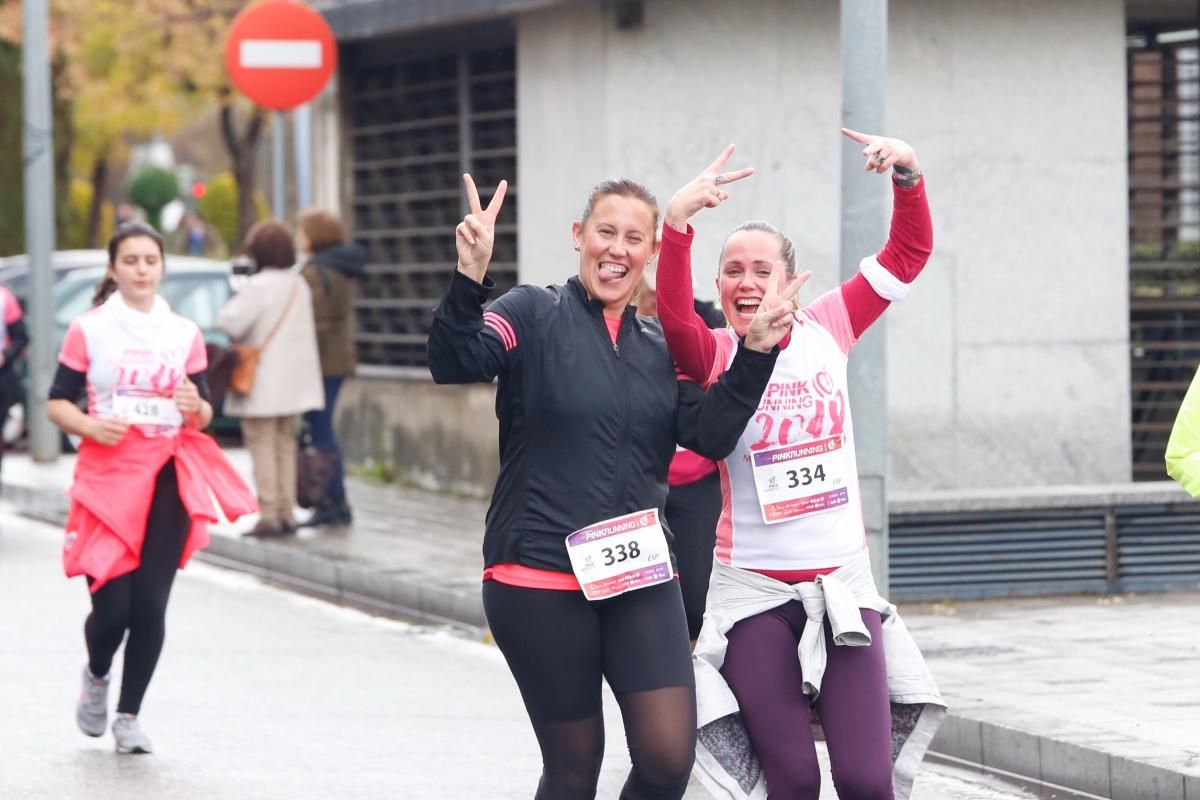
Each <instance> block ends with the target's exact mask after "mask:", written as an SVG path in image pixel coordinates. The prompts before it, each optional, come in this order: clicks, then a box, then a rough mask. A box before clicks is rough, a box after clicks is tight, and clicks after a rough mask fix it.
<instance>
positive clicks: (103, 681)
mask: <svg viewBox="0 0 1200 800" xmlns="http://www.w3.org/2000/svg"><path fill="white" fill-rule="evenodd" d="M108 678H109V676H108V675H105V676H104V677H103V678H97V677H96V676H95V675H93V674H92V671H91V670H90V669H88V668H87V666H86V665H85V666H84V668H83V689H82V691H80V692H79V704H78V705H76V706H75V721H76V722H77V723H79V730H81V731H83V732H84V733H86V734H87V735H88V736H103V735H104V729H105V727H107V726H108Z"/></svg>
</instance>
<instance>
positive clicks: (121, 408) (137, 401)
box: [113, 386, 183, 428]
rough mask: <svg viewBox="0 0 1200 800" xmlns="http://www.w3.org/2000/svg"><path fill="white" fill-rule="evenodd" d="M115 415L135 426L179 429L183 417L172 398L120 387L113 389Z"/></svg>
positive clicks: (129, 387) (134, 388)
mask: <svg viewBox="0 0 1200 800" xmlns="http://www.w3.org/2000/svg"><path fill="white" fill-rule="evenodd" d="M113 415H114V416H116V417H119V418H121V419H124V420H126V421H127V422H130V423H131V424H134V425H161V426H163V427H168V428H178V427H180V426H181V425H183V415H182V414H180V413H179V406H177V405H175V399H174V398H172V397H163V396H162V395H160V394H157V393H155V392H154V391H152V390H150V389H142V388H140V387H137V386H118V387H116V388H115V389H113Z"/></svg>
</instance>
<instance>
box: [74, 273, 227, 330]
mask: <svg viewBox="0 0 1200 800" xmlns="http://www.w3.org/2000/svg"><path fill="white" fill-rule="evenodd" d="M95 288H96V284H95V283H94V282H93V281H92V280H90V279H82V278H73V279H67V280H65V281H64V282H63V283H61V284H59V287H58V293H57V294H58V297H57V302H56V304H55V305H56V308H55V310H54V320H55V322H56V323H57V324H58V325H59V326H61V327H62V328H66V327H67V326H68V325H70V324H71V320H73V319H75V318H76V317H78V316H79V315H80V314H82V313H84V312H85V311H87V310H88V309H89V308H91V306H92V295H93V294H94V293H95ZM159 294H161V295H162V297H163V299H164V300H166V301H167V304H168V305H170V306H171V310H172V311H174V312H175V313H176V314H179V315H180V316H183V317H187V318H188V319H190V320H192V321H193V322H195V323H196V324H197V325H198V326H200V329H201V330H202V331H205V332H206V333H207V332H208V331H210V330H212V329H214V328H216V323H217V312H219V311H220V310H221V306H223V305H225V301H226V300H228V299H229V278H228V276H226V275H224V274H222V273H220V272H215V271H214V272H175V273H172V272H168V273H167V275H166V277H164V278H163V282H162V285H161V286H160V287H159Z"/></svg>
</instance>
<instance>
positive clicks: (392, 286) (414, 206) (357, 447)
mask: <svg viewBox="0 0 1200 800" xmlns="http://www.w3.org/2000/svg"><path fill="white" fill-rule="evenodd" d="M1193 5H1194V4H1190V3H1178V2H1168V1H1165V0H1164V2H1138V1H1137V0H1128V2H1122V0H1056V2H1054V3H1043V2H1033V0H994V1H991V2H984V0H968V1H967V2H963V1H962V0H893V2H891V3H890V9H889V37H890V42H889V53H888V62H889V70H890V77H889V80H888V86H887V103H888V109H887V114H888V119H889V124H888V130H887V131H883V133H886V134H888V135H892V136H897V137H899V138H903V139H905V140H906V141H908V142H910V143H912V144H913V145H914V146H915V147H916V149H917V152H918V155H919V157H920V159H921V163H922V167H923V169H924V170H925V172H926V173H927V175H928V190H929V196H930V201H931V205H932V209H933V216H934V225H935V236H936V247H935V252H934V255H933V258H932V259H931V261H930V263H929V265H928V267H927V268H926V271H925V273H924V274H923V275H922V276H921V278H920V281H919V284H918V285H917V286H916V287H915V288H914V290H913V291H912V292H911V294H910V295H909V299H908V300H906V301H904V302H903V303H902V304H898V305H897V306H895V307H894V308H892V309H891V310H890V311H889V312H888V327H887V339H888V357H887V365H886V368H887V370H888V408H889V451H890V465H889V481H890V486H891V488H893V489H899V490H939V489H971V488H980V487H989V488H990V487H1002V486H1014V487H1022V486H1025V487H1027V486H1042V485H1055V484H1097V483H1121V482H1126V481H1129V480H1130V479H1131V478H1133V477H1134V476H1135V468H1134V461H1135V455H1134V451H1135V446H1134V445H1135V443H1136V442H1137V441H1138V440H1137V439H1136V437H1137V435H1138V434H1137V431H1136V430H1135V427H1136V419H1135V415H1136V413H1137V412H1138V409H1140V408H1141V406H1140V405H1138V403H1139V402H1143V401H1145V402H1149V401H1146V400H1145V398H1144V397H1142V398H1141V399H1140V400H1139V395H1138V394H1137V391H1138V389H1137V384H1139V382H1145V381H1139V377H1138V374H1137V365H1136V363H1134V364H1131V305H1130V295H1131V279H1130V275H1131V268H1130V255H1131V247H1130V220H1131V216H1130V214H1131V212H1130V209H1131V207H1132V206H1131V203H1133V204H1134V205H1136V203H1137V202H1138V201H1137V200H1135V199H1131V177H1130V176H1131V164H1133V162H1132V161H1131V141H1132V139H1131V130H1134V129H1133V128H1132V127H1131V126H1132V125H1133V123H1132V122H1131V115H1130V108H1131V103H1130V101H1129V96H1130V92H1132V91H1134V87H1133V86H1132V84H1131V83H1130V80H1131V79H1130V77H1129V76H1130V75H1131V74H1132V68H1131V66H1130V64H1131V63H1132V59H1133V58H1134V57H1133V56H1132V55H1131V52H1132V50H1131V48H1132V47H1133V45H1132V44H1131V37H1130V33H1131V32H1132V31H1135V30H1141V28H1138V26H1142V27H1143V28H1144V29H1145V30H1147V31H1149V34H1148V35H1149V36H1150V37H1151V38H1150V41H1151V43H1153V42H1154V41H1155V39H1154V37H1155V35H1156V33H1155V31H1159V30H1179V29H1186V28H1187V26H1188V24H1189V19H1191V17H1189V15H1191V16H1192V17H1194V15H1195V14H1196V11H1195V9H1194V7H1193ZM319 7H321V9H322V11H323V12H324V13H325V14H326V16H327V18H328V19H330V21H331V23H332V24H333V26H334V29H335V31H336V32H337V33H338V35H339V39H340V40H341V66H340V68H339V75H338V80H337V82H336V85H335V87H334V88H333V89H332V90H331V91H329V92H327V93H326V95H325V96H324V97H323V98H322V99H321V101H320V103H319V105H318V113H317V127H316V132H315V133H316V136H315V141H314V144H315V147H316V152H317V154H318V164H317V169H316V171H315V175H316V180H317V190H316V196H317V198H318V200H319V201H321V202H324V203H325V204H327V205H333V206H335V207H337V208H339V209H340V210H341V212H342V213H343V214H344V215H345V216H346V218H347V220H348V222H349V223H350V224H351V227H352V228H353V230H354V232H355V236H356V238H357V239H358V241H359V242H361V243H362V244H363V245H365V246H366V247H367V248H368V250H369V252H370V254H371V255H370V262H371V267H370V270H371V276H370V279H369V281H368V283H367V286H366V287H365V291H364V292H363V297H362V300H361V301H360V309H359V317H360V338H359V351H360V354H361V356H362V360H363V363H364V365H365V366H364V367H363V368H362V369H361V371H360V376H359V378H358V379H356V380H355V381H353V382H352V383H351V384H350V385H349V386H348V387H347V390H346V391H345V394H344V398H345V399H344V401H343V406H342V408H341V410H340V412H339V413H340V420H339V425H340V429H341V430H342V431H343V432H344V433H345V434H346V440H347V443H348V450H349V452H350V455H351V456H352V457H354V458H358V459H363V458H378V459H386V460H389V461H394V462H395V463H396V464H397V466H398V467H399V468H400V469H401V470H403V471H405V472H408V473H410V475H411V476H412V477H414V478H416V479H417V480H419V481H421V482H424V483H428V484H431V485H437V486H441V487H450V488H457V489H461V490H465V491H486V490H487V489H489V488H490V482H491V479H492V478H493V477H494V474H495V469H496V466H495V462H496V453H495V450H496V426H495V420H494V417H493V416H492V413H491V402H492V396H493V394H492V392H493V390H492V388H491V387H487V386H476V387H470V388H463V387H437V386H434V385H432V383H431V381H430V380H429V379H428V373H427V372H426V371H425V370H424V337H425V335H426V334H427V332H428V325H429V320H430V315H429V311H430V309H431V308H432V306H433V305H434V304H436V302H437V299H438V298H439V297H440V294H441V292H442V291H443V290H444V288H445V286H446V284H447V281H448V280H449V276H450V273H451V271H452V270H453V268H454V259H455V254H454V245H453V227H454V225H455V224H456V223H457V222H458V220H459V219H460V218H461V216H462V213H463V209H464V200H463V197H462V192H461V189H460V187H461V183H460V180H459V175H460V174H461V173H462V172H464V171H470V172H472V174H474V175H475V177H476V180H477V182H478V183H479V184H480V186H481V187H491V186H494V185H495V183H496V182H498V180H499V179H500V178H507V179H508V180H509V181H510V183H511V184H512V189H511V190H510V199H509V201H508V202H507V203H506V204H505V207H504V211H503V213H502V216H501V220H500V223H501V225H500V227H499V229H498V232H499V237H498V244H497V255H496V258H495V261H494V263H493V269H492V272H493V275H494V277H495V278H496V279H497V283H498V284H499V285H500V287H501V288H505V287H508V286H511V285H514V284H515V283H518V282H529V283H536V284H546V283H558V282H561V281H563V280H565V279H566V278H567V277H568V276H569V275H571V274H573V273H574V272H575V270H576V268H577V266H576V260H575V258H574V256H575V254H574V251H573V249H572V247H571V239H570V225H571V222H572V220H574V219H575V218H576V217H577V215H578V214H579V212H580V210H581V207H582V204H583V201H584V199H585V197H586V195H587V193H588V191H589V190H590V188H591V187H592V186H593V185H595V184H596V183H597V182H599V181H600V180H602V179H604V178H607V177H613V176H618V175H627V176H630V177H634V178H637V179H639V180H641V181H643V182H644V183H646V184H647V185H648V186H649V187H650V188H651V189H652V190H653V191H654V192H656V193H657V194H658V196H659V199H660V201H661V202H663V203H665V202H666V200H667V199H668V198H669V196H670V194H671V193H672V192H673V191H674V190H675V188H677V187H678V186H680V185H681V184H682V183H683V182H685V181H687V180H688V179H690V178H691V177H693V176H694V175H695V174H696V173H697V172H698V171H699V170H700V169H702V168H703V167H704V166H705V165H706V164H707V163H708V162H709V161H711V159H712V158H713V156H714V155H715V154H716V153H717V152H719V151H720V150H721V148H722V147H723V146H724V145H725V144H726V143H728V142H735V143H737V145H738V154H737V155H736V156H735V161H736V162H737V164H739V165H741V164H751V165H753V166H755V168H756V170H757V172H756V174H755V176H754V177H753V178H751V179H750V180H748V181H746V182H744V183H742V184H739V185H738V186H737V187H736V189H735V190H734V194H735V198H734V200H733V201H731V202H729V203H727V204H725V205H724V206H722V208H721V209H720V210H718V211H709V212H705V213H704V214H702V215H701V216H699V217H698V218H697V219H696V220H695V222H696V226H697V239H696V245H695V248H694V260H695V263H696V271H697V277H698V279H699V284H700V293H701V295H702V296H708V297H712V296H713V295H714V294H715V290H714V288H713V286H712V279H713V278H714V277H715V273H716V259H717V253H718V249H719V247H720V242H721V240H722V238H723V235H724V233H725V232H726V231H728V230H729V229H730V228H732V227H733V226H734V225H736V224H738V223H739V222H742V221H743V220H745V219H749V218H763V219H768V220H771V221H773V222H775V223H776V224H778V225H779V226H780V227H781V228H783V229H784V230H785V231H786V232H787V233H789V234H790V236H791V237H792V239H793V241H794V242H795V244H796V248H797V253H798V255H799V258H800V260H801V262H802V265H803V266H804V267H805V268H807V269H811V270H813V272H814V279H813V281H812V282H811V283H810V284H809V287H808V288H806V292H807V293H810V296H811V293H812V292H820V291H823V290H826V289H829V288H832V287H834V286H835V285H836V282H837V277H838V260H839V258H838V248H839V242H838V238H839V233H838V231H839V219H838V214H839V172H840V158H841V152H842V150H841V148H843V147H846V146H849V145H847V144H846V142H845V141H844V140H843V139H842V137H841V136H840V134H839V133H838V128H839V124H840V114H841V109H840V78H839V52H838V47H839V43H838V31H837V28H838V16H839V7H838V3H837V2H832V0H753V1H752V2H749V3H741V2H738V3H734V2H726V1H725V0H643V1H637V0H616V1H613V2H549V1H548V0H542V1H541V2H537V1H535V0H487V1H485V0H447V2H442V3H423V2H400V0H358V1H357V2H348V1H347V2H330V3H326V4H324V5H323V6H319ZM1186 41H1187V40H1186V39H1185V40H1184V44H1185V47H1184V49H1185V50H1186V49H1187V48H1186ZM1194 50H1195V48H1194V47H1192V48H1191V51H1192V52H1194ZM1186 62H1187V56H1186V55H1185V56H1184V57H1183V63H1184V67H1185V69H1184V72H1185V73H1186ZM1192 63H1193V65H1194V61H1193V62H1192ZM1172 64H1173V65H1174V64H1175V62H1174V61H1173V62H1172ZM1142 69H1143V71H1144V70H1145V68H1142ZM1172 69H1174V66H1173V67H1172ZM1172 74H1175V73H1172ZM1160 76H1161V70H1160ZM1184 83H1186V80H1185V81H1184ZM1164 85H1165V84H1164ZM1160 105H1161V104H1160ZM1181 108H1183V105H1181V104H1179V103H1175V104H1174V105H1173V106H1172V109H1174V110H1173V111H1172V113H1173V114H1175V117H1174V118H1173V119H1174V120H1175V122H1176V123H1178V124H1184V127H1183V128H1179V125H1178V124H1176V128H1174V129H1172V130H1173V132H1169V133H1168V134H1166V135H1164V134H1162V133H1161V131H1160V136H1159V139H1161V140H1163V141H1166V140H1168V139H1171V140H1174V141H1176V143H1178V142H1184V144H1183V145H1181V150H1182V151H1183V152H1186V151H1187V146H1186V139H1187V136H1189V135H1191V136H1194V134H1195V128H1194V126H1193V128H1192V129H1191V131H1192V132H1191V134H1188V133H1187V130H1186V122H1187V113H1186V110H1185V111H1183V112H1181V111H1180V109H1181ZM1161 110H1162V108H1161V107H1160V111H1161ZM1194 113H1195V112H1194V111H1193V112H1192V114H1193V115H1194ZM1160 116H1161V114H1160ZM1137 136H1141V137H1142V138H1141V139H1139V141H1143V142H1144V141H1150V144H1149V145H1147V146H1148V147H1150V148H1151V149H1153V147H1155V146H1156V144H1155V141H1156V140H1153V137H1151V139H1150V140H1146V139H1145V136H1144V135H1143V134H1140V133H1138V134H1135V138H1136V137H1137ZM1192 141H1194V139H1193V140H1192ZM1159 144H1161V142H1159ZM1160 149H1161V148H1160ZM1184 161H1186V158H1185V159H1184ZM1141 163H1142V166H1143V168H1144V169H1143V172H1144V171H1145V169H1150V170H1152V169H1153V167H1154V165H1153V164H1150V166H1148V167H1147V166H1146V163H1147V162H1145V161H1144V160H1143V162H1141ZM1186 166H1187V165H1186V163H1182V164H1181V163H1180V162H1178V161H1176V162H1171V163H1170V164H1167V165H1166V166H1164V165H1163V164H1161V163H1159V164H1158V168H1159V172H1160V173H1161V172H1162V171H1163V170H1164V169H1166V170H1168V172H1170V170H1176V171H1178V170H1180V169H1185V168H1186ZM1193 169H1194V166H1193ZM1170 174H1172V175H1173V174H1174V173H1170ZM1143 177H1144V175H1143ZM1134 182H1135V184H1136V183H1137V179H1135V181H1134ZM1179 183H1180V186H1179V187H1178V188H1179V190H1181V191H1183V192H1184V194H1179V193H1178V191H1177V192H1176V193H1175V194H1173V195H1171V198H1173V199H1172V200H1171V201H1170V202H1172V203H1174V204H1175V205H1174V206H1171V205H1170V204H1169V203H1168V202H1167V200H1166V199H1163V198H1165V197H1166V196H1165V195H1161V196H1160V195H1151V196H1150V200H1149V201H1146V203H1143V205H1145V204H1147V203H1148V204H1149V205H1153V203H1154V198H1155V197H1159V198H1160V201H1161V202H1159V207H1160V209H1161V208H1168V210H1169V209H1170V208H1176V207H1178V208H1177V211H1175V212H1172V211H1169V213H1168V216H1170V215H1171V214H1174V215H1175V216H1174V217H1172V218H1173V219H1175V218H1179V217H1180V215H1181V214H1182V215H1183V216H1184V217H1186V215H1187V214H1188V213H1192V212H1191V211H1189V209H1194V208H1195V204H1196V201H1195V199H1194V198H1193V199H1191V200H1188V199H1187V197H1188V196H1187V195H1186V191H1187V186H1186V183H1187V181H1186V180H1182V179H1181V181H1179ZM880 191H881V192H885V191H888V188H887V182H886V180H884V179H882V178H881V180H880ZM1150 191H1152V192H1153V191H1160V190H1159V189H1154V188H1152V189H1151V190H1150ZM1143 199H1144V198H1143ZM1156 230H1158V229H1156ZM885 233H886V232H885V231H883V230H881V231H880V244H881V245H882V242H883V237H884V236H885ZM1174 235H1175V236H1176V238H1177V239H1179V237H1182V240H1183V241H1186V240H1187V238H1188V236H1189V235H1190V234H1189V233H1188V230H1187V228H1186V227H1184V228H1183V229H1182V230H1176V232H1175V234H1174ZM1176 250H1178V248H1176ZM1172 252H1173V254H1174V255H1178V253H1177V252H1174V251H1172ZM1182 252H1183V260H1184V262H1185V263H1190V262H1187V261H1186V257H1187V254H1188V251H1187V249H1186V247H1185V248H1184V249H1183V251H1182ZM862 255H867V253H863V254H862ZM1193 258H1195V256H1193ZM1134 311H1135V312H1136V309H1134ZM1172 352H1177V351H1172ZM1134 354H1135V359H1134V360H1135V362H1136V359H1137V357H1138V356H1137V349H1136V344H1135V349H1134ZM1197 357H1200V351H1197ZM1177 360H1178V359H1177ZM1185 360H1186V359H1185ZM1193 367H1194V362H1193ZM1179 369H1180V368H1179V366H1178V364H1176V372H1178V371H1179ZM1131 375H1132V376H1133V377H1131ZM1175 380H1176V383H1177V382H1178V375H1176V376H1175ZM1177 390H1178V387H1176V388H1175V389H1171V390H1167V391H1168V395H1169V394H1170V392H1171V391H1177ZM1156 402H1159V403H1160V404H1161V405H1162V406H1163V407H1164V408H1165V406H1166V405H1167V404H1169V402H1170V397H1168V398H1167V399H1166V400H1163V399H1161V398H1159V399H1158V400H1157V401H1156ZM1175 402H1176V403H1177V400H1176V401H1175ZM1160 416H1161V414H1160ZM1154 435H1159V434H1157V433H1155V434H1154ZM1162 435H1163V436H1164V437H1165V434H1162ZM1153 446H1156V445H1154V443H1153V442H1151V443H1150V444H1149V445H1148V446H1146V447H1144V448H1143V449H1145V450H1147V451H1150V450H1152V448H1153ZM1138 477H1155V476H1154V475H1150V474H1146V475H1139V476H1138Z"/></svg>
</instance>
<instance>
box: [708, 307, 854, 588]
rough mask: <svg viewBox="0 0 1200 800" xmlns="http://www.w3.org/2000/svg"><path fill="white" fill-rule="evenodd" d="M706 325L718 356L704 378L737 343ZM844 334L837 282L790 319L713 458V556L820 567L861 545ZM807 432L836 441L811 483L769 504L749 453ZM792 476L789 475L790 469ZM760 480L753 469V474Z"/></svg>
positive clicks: (750, 565)
mask: <svg viewBox="0 0 1200 800" xmlns="http://www.w3.org/2000/svg"><path fill="white" fill-rule="evenodd" d="M712 333H713V335H714V337H715V339H716V344H717V352H718V357H717V358H716V359H715V360H714V363H715V366H714V369H713V373H712V374H711V375H710V376H709V383H712V382H713V381H716V380H717V378H718V377H719V376H720V373H721V372H723V371H724V370H725V369H728V367H729V365H730V364H731V363H732V361H733V357H734V355H735V354H736V351H737V336H736V334H735V333H734V332H733V331H732V330H729V329H726V330H715V331H713V332H712ZM854 343H855V338H854V333H853V331H852V329H851V324H850V318H849V316H848V314H847V310H846V303H845V300H844V299H843V297H842V292H841V290H840V289H836V288H835V289H833V290H832V291H829V292H826V293H825V294H823V295H821V297H819V298H817V300H816V301H814V302H813V303H812V304H811V305H809V306H808V307H807V308H805V309H804V310H803V311H802V312H801V314H800V317H799V319H798V320H797V321H796V322H794V323H793V324H792V330H791V338H790V341H789V342H788V344H787V346H786V347H785V348H783V350H782V351H781V352H780V354H779V358H778V360H777V361H776V362H775V371H774V372H773V373H772V375H771V382H770V384H768V386H767V390H766V392H764V394H763V396H762V399H761V400H760V401H759V406H758V411H757V412H756V413H755V416H754V418H753V419H752V420H751V421H750V423H749V424H748V425H747V426H746V430H745V432H744V433H743V434H742V437H741V439H740V440H739V441H738V445H737V448H736V449H735V450H734V451H733V453H731V454H730V455H729V456H728V457H727V458H726V459H725V460H724V461H722V462H720V464H719V467H720V473H721V484H722V486H721V488H722V492H721V494H722V500H723V504H722V506H723V507H722V509H721V516H720V519H719V521H718V523H717V545H716V557H717V559H718V560H719V561H721V562H722V563H724V564H728V565H730V566H734V567H739V568H742V569H750V570H808V569H822V568H827V567H836V566H841V565H842V564H846V563H849V562H850V561H851V560H852V559H853V558H854V557H855V556H857V555H858V553H859V552H860V551H861V550H862V549H863V548H864V547H866V531H865V528H864V526H863V518H862V500H861V495H860V491H859V485H858V469H857V464H856V462H855V458H854V426H853V424H852V422H851V419H850V404H849V402H848V396H849V395H848V391H847V380H846V364H847V356H848V354H849V352H850V348H851V347H852V346H853V345H854ZM810 442H811V443H821V444H820V445H816V444H814V449H816V448H818V447H820V448H822V449H824V448H831V449H836V450H837V451H838V457H837V459H836V460H834V461H831V462H826V463H825V464H824V466H823V469H822V471H821V472H820V473H818V476H819V477H818V479H817V480H811V486H805V487H803V488H799V489H797V490H796V491H795V492H794V493H793V494H802V495H803V496H802V497H801V498H800V499H798V500H797V499H793V500H791V501H788V502H783V503H775V504H773V503H771V502H770V501H769V500H768V499H767V498H768V497H769V493H768V494H766V495H760V490H759V487H758V486H757V485H756V482H755V474H754V469H755V468H754V466H753V464H754V463H756V462H755V458H754V457H755V455H756V454H757V455H760V456H761V455H763V454H766V453H768V452H770V451H776V452H779V453H781V454H786V453H787V452H788V451H792V452H795V450H796V449H800V450H803V448H795V446H796V445H804V444H805V443H810ZM764 460H765V459H763V458H760V459H759V461H758V463H760V464H761V463H763V462H764ZM793 463H795V464H798V465H799V464H803V463H805V462H804V461H797V462H793ZM809 463H810V466H815V465H816V464H815V462H809ZM835 465H836V466H835ZM797 469H798V470H799V471H801V472H802V471H803V470H802V467H797ZM835 473H836V474H835ZM783 474H784V473H780V475H779V477H782V476H783ZM792 477H793V480H792V482H793V483H794V484H796V485H798V484H799V483H800V481H799V480H796V478H798V477H799V476H792ZM805 477H806V478H808V479H811V478H812V476H811V475H810V474H806V475H805ZM766 480H767V479H766V478H765V477H764V476H763V475H762V474H761V469H760V480H759V482H760V483H764V482H765V481H766ZM785 480H786V479H785ZM807 482H808V481H806V483H807ZM782 485H786V484H785V483H781V486H782ZM773 507H774V511H775V516H774V517H772V508H773ZM780 509H782V510H780ZM768 518H771V519H772V521H771V522H770V523H768V522H766V521H765V520H766V519H768Z"/></svg>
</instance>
